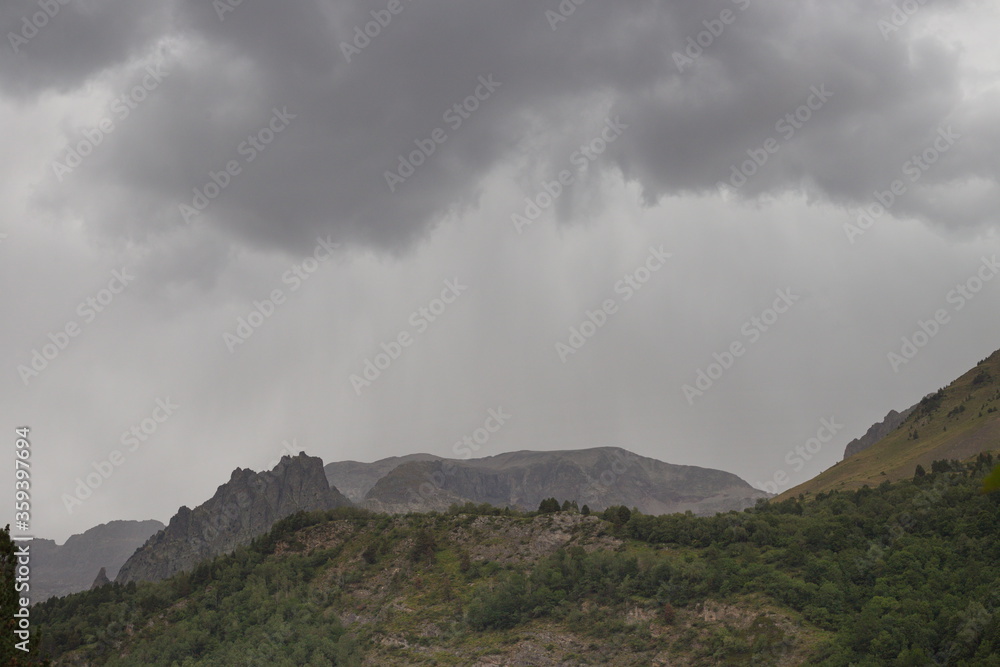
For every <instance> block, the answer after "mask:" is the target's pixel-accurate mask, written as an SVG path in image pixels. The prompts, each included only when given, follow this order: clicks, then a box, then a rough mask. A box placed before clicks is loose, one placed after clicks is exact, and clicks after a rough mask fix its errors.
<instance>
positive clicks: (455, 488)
mask: <svg viewBox="0 0 1000 667" xmlns="http://www.w3.org/2000/svg"><path fill="white" fill-rule="evenodd" d="M340 487H343V488H344V489H345V490H346V494H342V493H341V491H340ZM549 497H555V498H557V499H559V500H560V501H563V500H570V501H576V502H577V503H578V504H579V505H581V506H582V505H584V504H587V505H589V506H590V508H591V509H593V510H594V511H598V510H602V509H604V508H606V507H609V506H611V505H625V506H628V507H635V508H638V509H639V510H640V511H642V512H645V513H648V514H664V513H670V512H686V511H691V512H694V513H696V514H712V513H715V512H722V511H728V510H733V509H736V510H739V509H743V508H745V507H750V506H752V505H753V504H755V503H756V501H757V500H758V499H760V498H767V497H768V494H767V493H765V492H763V491H759V490H757V489H755V488H753V487H751V486H750V485H749V484H747V483H746V482H745V481H743V480H742V479H740V478H739V477H737V476H736V475H733V474H731V473H727V472H723V471H720V470H711V469H707V468H698V467H694V466H679V465H671V464H669V463H663V462H662V461H657V460H655V459H651V458H647V457H644V456H638V455H636V454H633V453H632V452H629V451H626V450H624V449H620V448H617V447H598V448H594V449H583V450H567V451H554V452H536V451H519V452H509V453H506V454H499V455H497V456H491V457H487V458H483V459H470V460H452V459H442V458H440V457H437V456H433V455H430V454H413V455H410V456H403V457H393V458H388V459H383V460H381V461H376V462H374V463H359V462H356V461H343V462H339V463H331V464H329V465H327V466H326V467H325V469H324V467H323V462H322V461H321V460H320V459H318V458H316V457H311V456H307V455H306V454H299V455H298V456H296V457H288V456H286V457H283V458H282V459H281V462H280V463H278V465H277V466H276V467H275V468H274V470H272V471H268V472H260V473H256V472H254V471H252V470H244V469H242V468H237V469H236V470H235V471H234V472H233V474H232V476H231V477H230V480H229V481H228V482H227V483H225V484H223V485H222V486H220V487H219V488H218V490H217V491H216V493H215V495H214V496H213V497H212V498H211V499H209V500H208V501H206V502H205V503H203V504H201V505H199V506H198V507H196V508H195V509H193V510H192V509H188V508H187V507H181V508H180V509H179V510H178V512H177V514H175V515H174V517H173V518H172V519H171V520H170V523H169V525H167V526H166V527H165V528H162V529H161V530H159V531H158V532H156V533H155V534H154V535H152V536H151V537H149V539H148V540H147V541H146V542H145V543H144V544H142V546H141V547H139V548H138V549H136V550H135V552H134V553H133V554H132V555H131V557H129V558H128V560H127V561H126V562H125V563H124V564H123V565H122V566H121V568H120V570H118V572H117V576H114V572H113V570H111V569H110V568H109V570H108V577H109V578H112V577H113V578H114V580H115V581H116V582H118V583H128V582H130V581H157V580H161V579H165V578H168V577H170V576H172V575H173V574H176V573H178V572H182V571H185V570H190V569H191V568H193V567H194V566H195V565H196V564H197V563H199V562H201V561H203V560H205V559H208V558H212V557H214V556H218V555H221V554H225V553H229V552H230V551H232V550H233V549H235V548H236V547H237V546H240V545H244V544H248V543H249V542H250V541H251V540H253V538H255V537H257V536H259V535H262V534H264V533H266V532H267V531H268V530H269V529H270V528H271V526H273V525H274V523H275V522H276V521H278V520H279V519H282V518H284V517H286V516H289V515H290V514H293V513H294V512H297V511H299V510H307V511H311V510H326V509H333V508H336V507H343V506H348V505H358V506H360V507H363V508H367V509H371V510H374V511H380V512H387V513H394V514H399V513H406V512H426V511H432V510H445V509H447V508H448V507H449V506H451V505H453V504H456V503H458V504H464V503H468V502H472V503H475V504H481V503H489V504H491V505H496V506H499V507H504V506H509V507H511V508H520V509H527V510H534V509H537V508H538V505H539V503H540V502H541V501H542V500H543V499H545V498H549ZM352 501H354V502H352ZM106 565H113V564H111V563H107V564H106V563H101V564H99V565H97V566H95V567H91V568H89V569H88V571H87V572H86V576H85V577H84V581H83V582H82V584H81V588H80V590H82V589H83V588H86V587H87V585H88V584H90V583H91V582H95V579H94V576H95V574H96V572H97V570H98V568H99V567H102V566H106ZM102 581H103V578H101V577H99V576H98V578H97V580H96V582H95V585H99V582H102Z"/></svg>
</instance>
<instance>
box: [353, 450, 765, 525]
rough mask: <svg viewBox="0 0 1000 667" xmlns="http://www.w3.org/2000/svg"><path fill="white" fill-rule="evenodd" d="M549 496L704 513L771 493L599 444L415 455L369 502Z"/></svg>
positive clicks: (420, 507)
mask: <svg viewBox="0 0 1000 667" xmlns="http://www.w3.org/2000/svg"><path fill="white" fill-rule="evenodd" d="M548 497H555V498H557V499H558V500H576V501H577V502H578V503H579V505H580V506H582V505H584V504H587V505H588V506H589V507H590V509H592V510H595V511H596V510H601V509H604V508H606V507H609V506H611V505H625V506H626V507H637V508H638V509H639V510H640V511H642V512H644V513H647V514H669V513H672V512H686V511H689V510H690V511H691V512H694V513H695V514H703V515H704V514H714V513H716V512H727V511H729V510H742V509H744V508H746V507H752V506H753V505H754V504H755V503H756V502H757V499H759V498H767V497H769V494H767V493H765V492H764V491H759V490H758V489H755V488H753V487H752V486H750V485H749V484H747V483H746V482H745V481H744V480H742V479H740V478H739V477H737V476H736V475H733V474H731V473H728V472H724V471H722V470H713V469H709V468H699V467H695V466H681V465H672V464H669V463H664V462H663V461H657V460H656V459H651V458H647V457H644V456H639V455H637V454H634V453H632V452H629V451H627V450H624V449H620V448H617V447H596V448H593V449H580V450H564V451H549V452H540V451H519V452H508V453H505V454H499V455H497V456H490V457H486V458H482V459H468V460H450V459H437V460H424V461H409V462H406V463H403V464H401V465H399V466H397V467H396V468H395V469H393V470H392V471H391V472H390V473H388V474H387V475H385V476H384V477H382V478H381V479H379V480H378V482H376V484H375V485H374V486H373V487H372V488H371V490H370V491H368V493H367V495H366V497H365V500H364V502H363V503H362V506H363V507H366V508H367V509H371V510H375V511H381V512H390V513H405V512H426V511H434V510H437V511H441V510H444V509H447V508H448V507H449V506H450V505H452V504H454V503H458V504H462V503H466V502H474V503H477V504H478V503H489V504H491V505H496V506H499V507H504V506H509V507H516V508H520V509H526V510H534V509H537V508H538V504H539V503H540V502H541V501H542V500H544V499H545V498H548Z"/></svg>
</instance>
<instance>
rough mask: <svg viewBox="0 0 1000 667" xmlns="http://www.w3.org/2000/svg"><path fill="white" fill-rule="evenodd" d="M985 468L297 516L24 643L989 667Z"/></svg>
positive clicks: (236, 657) (519, 663) (88, 661)
mask: <svg viewBox="0 0 1000 667" xmlns="http://www.w3.org/2000/svg"><path fill="white" fill-rule="evenodd" d="M949 430H950V429H949ZM993 464H994V461H993V459H992V458H991V457H988V456H983V457H977V459H976V460H974V461H972V462H969V463H952V462H944V464H942V462H938V465H935V466H934V467H935V468H936V469H937V471H938V472H928V474H927V475H925V476H924V477H921V478H918V479H913V480H903V481H900V482H896V483H894V484H885V485H879V486H877V487H875V488H868V489H862V490H859V491H847V492H836V493H833V494H830V495H828V496H825V497H823V498H817V499H815V500H812V501H810V502H800V501H798V500H796V499H792V500H789V501H786V502H781V503H776V502H773V501H772V502H768V503H761V504H760V505H757V506H755V507H752V508H749V509H748V510H747V511H744V512H732V513H726V514H717V515H714V516H711V517H696V516H692V515H688V514H667V515H661V516H650V515H645V514H637V513H634V512H629V511H628V510H627V509H625V508H623V507H613V508H609V509H608V510H606V511H605V512H603V513H601V514H600V515H594V514H591V515H589V516H588V515H584V514H583V513H582V512H575V511H566V512H561V511H555V512H548V513H538V512H527V513H524V512H518V511H516V510H507V509H502V510H501V509H496V508H491V507H489V506H488V505H480V506H473V507H471V508H462V509H456V510H455V511H449V512H445V513H437V514H411V515H394V516H390V515H383V514H374V513H371V512H368V511H365V510H361V509H358V508H353V507H343V508H339V509H335V510H330V511H326V512H312V513H308V514H306V513H300V514H296V515H294V516H291V517H288V518H287V519H284V520H282V521H280V522H278V523H277V524H275V526H273V528H272V530H271V531H270V532H269V533H268V534H267V535H265V536H262V537H261V538H260V539H258V540H255V541H254V542H253V543H252V544H250V545H247V546H243V547H238V548H237V549H236V550H235V551H234V552H233V553H231V554H228V555H225V556H221V557H219V558H216V559H215V560H213V561H211V562H207V563H203V564H201V565H199V566H197V567H195V568H194V569H193V570H192V571H191V572H189V573H185V574H183V575H178V576H175V577H173V578H171V579H169V580H166V581H161V582H156V583H147V582H143V583H139V584H136V585H129V586H103V587H100V588H97V589H95V590H93V591H86V592H82V593H77V594H75V595H73V596H71V597H68V598H62V599H52V600H49V601H47V602H45V603H42V604H41V605H37V606H36V607H35V608H34V609H33V610H32V613H31V623H32V629H33V630H36V629H37V631H38V632H39V634H40V636H41V643H42V651H41V655H40V656H39V657H42V658H51V659H52V662H53V665H55V666H56V667H58V666H60V665H67V666H68V665H103V664H114V665H164V666H169V665H174V664H176V665H181V664H201V665H275V666H280V667H284V666H286V665H287V666H293V665H331V664H333V665H339V666H350V667H362V666H367V665H373V666H374V665H379V666H381V665H392V666H394V667H396V666H399V667H405V666H410V665H412V666H417V665H469V666H472V667H497V666H499V665H510V666H511V667H527V666H529V665H531V666H543V665H544V666H548V667H557V666H563V665H565V666H568V665H574V666H576V665H602V666H604V665H607V666H609V667H638V666H640V665H641V666H643V667H647V666H654V667H665V666H666V665H672V666H680V665H691V666H700V665H775V666H779V665H780V666H791V665H830V666H833V665H956V666H957V665H977V666H978V665H984V666H987V665H997V664H998V663H997V659H996V658H997V656H998V655H1000V619H998V614H997V611H998V610H1000V559H997V557H996V550H997V548H996V545H997V526H998V525H1000V494H992V495H986V494H983V493H980V491H979V490H980V488H981V486H982V480H983V478H984V477H985V475H987V474H988V473H989V471H990V470H991V469H992V468H993ZM557 498H558V497H557ZM559 500H565V499H564V498H559ZM2 543H3V539H2V536H0V544H2Z"/></svg>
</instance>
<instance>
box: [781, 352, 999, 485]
mask: <svg viewBox="0 0 1000 667" xmlns="http://www.w3.org/2000/svg"><path fill="white" fill-rule="evenodd" d="M996 450H1000V350H998V351H997V352H994V353H993V354H992V355H990V356H989V357H988V358H986V359H983V360H982V361H980V362H979V363H978V364H977V365H976V367H975V368H973V369H972V370H970V371H968V372H967V373H965V374H964V375H962V376H961V377H960V378H958V379H957V380H955V381H954V382H952V383H951V384H949V385H948V386H947V387H944V388H943V389H940V390H938V391H937V392H935V393H933V394H929V395H928V396H926V397H924V399H923V400H921V401H920V403H918V404H917V405H916V406H914V408H913V409H912V412H910V414H909V416H908V417H907V418H906V419H905V420H904V421H903V422H902V423H901V424H900V425H899V426H897V428H896V429H895V430H893V431H892V432H891V433H889V434H888V435H886V436H885V437H883V438H882V439H880V440H879V441H878V442H876V443H875V444H874V445H872V446H871V447H869V448H868V449H865V450H863V451H861V452H859V453H857V454H855V455H853V456H850V457H849V458H846V459H844V460H843V461H840V462H839V463H837V464H835V465H834V466H833V467H832V468H828V469H827V470H825V471H823V472H822V473H820V474H819V475H817V476H816V477H814V478H812V479H811V480H809V481H807V482H805V483H803V484H800V485H798V486H796V487H794V488H791V489H789V490H787V491H785V492H784V493H782V494H780V495H779V496H778V497H777V498H776V499H775V500H777V501H780V500H784V499H786V498H791V497H795V496H798V495H799V494H800V493H802V494H805V495H812V494H817V493H824V492H829V491H832V490H841V489H857V488H860V487H862V486H864V485H868V486H876V485H878V484H880V483H882V482H883V481H885V480H889V481H895V480H899V479H904V478H907V477H912V476H913V474H914V472H915V470H916V467H917V466H918V465H920V466H923V468H924V469H925V470H930V466H931V462H933V461H935V460H939V459H941V460H944V459H957V460H963V459H966V458H969V457H971V456H975V455H976V454H978V453H980V452H986V451H996Z"/></svg>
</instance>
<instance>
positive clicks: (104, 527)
mask: <svg viewBox="0 0 1000 667" xmlns="http://www.w3.org/2000/svg"><path fill="white" fill-rule="evenodd" d="M162 528H163V524H162V523H160V522H159V521H111V522H109V523H105V524H101V525H99V526H95V527H93V528H91V529H90V530H88V531H86V532H84V533H81V534H79V535H73V536H72V537H70V538H69V539H68V540H66V543H65V544H63V545H59V544H56V543H55V542H54V541H53V540H45V539H41V538H35V539H34V540H32V541H31V565H32V569H31V593H32V596H31V601H32V602H42V601H43V600H47V599H48V598H50V597H59V596H63V595H69V594H70V593H77V592H79V591H85V590H87V589H88V588H89V587H90V585H91V583H92V582H93V581H94V573H95V572H97V570H99V569H100V568H106V569H107V573H108V575H109V576H111V577H114V576H115V575H116V574H118V568H120V567H121V566H122V563H124V562H125V561H126V560H127V559H128V557H129V556H131V555H132V554H133V553H135V550H136V549H137V548H138V547H140V546H142V544H143V542H145V541H146V540H148V539H149V536H150V535H152V534H153V533H155V532H156V531H158V530H160V529H162Z"/></svg>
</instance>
